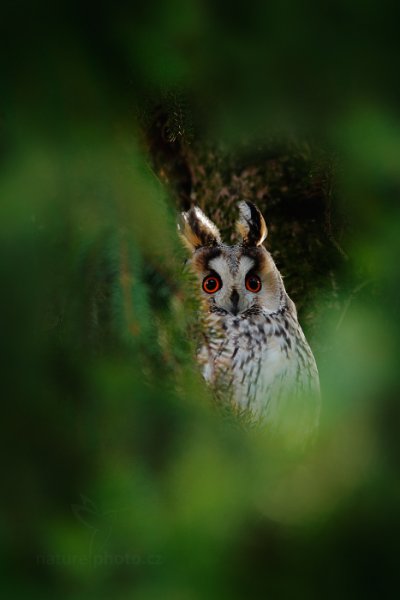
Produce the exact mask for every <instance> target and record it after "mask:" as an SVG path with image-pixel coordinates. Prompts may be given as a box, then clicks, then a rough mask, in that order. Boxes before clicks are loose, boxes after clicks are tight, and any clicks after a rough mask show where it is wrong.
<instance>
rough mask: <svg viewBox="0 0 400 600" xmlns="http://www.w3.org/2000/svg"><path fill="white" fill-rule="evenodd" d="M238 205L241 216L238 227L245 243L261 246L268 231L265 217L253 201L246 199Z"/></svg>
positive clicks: (245, 244) (246, 244)
mask: <svg viewBox="0 0 400 600" xmlns="http://www.w3.org/2000/svg"><path fill="white" fill-rule="evenodd" d="M238 206H239V212H240V217H239V219H238V221H237V223H236V229H237V231H238V233H239V235H240V236H241V237H242V238H243V242H242V243H243V245H244V246H261V244H262V243H263V241H264V240H265V238H266V237H267V233H268V229H267V225H266V223H265V220H264V217H263V216H262V214H261V212H260V211H259V210H258V208H257V207H256V206H255V205H254V204H253V203H252V202H248V201H247V200H244V201H243V202H239V204H238Z"/></svg>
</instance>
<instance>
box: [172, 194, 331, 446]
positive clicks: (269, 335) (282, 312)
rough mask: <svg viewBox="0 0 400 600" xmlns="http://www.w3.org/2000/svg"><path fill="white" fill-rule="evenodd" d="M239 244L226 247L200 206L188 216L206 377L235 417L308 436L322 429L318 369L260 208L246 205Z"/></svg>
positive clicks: (185, 228) (185, 223)
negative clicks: (269, 243) (268, 239)
mask: <svg viewBox="0 0 400 600" xmlns="http://www.w3.org/2000/svg"><path fill="white" fill-rule="evenodd" d="M238 207H239V218H238V221H237V223H236V230H237V233H238V237H239V241H238V243H237V244H236V245H226V244H224V243H223V241H222V239H221V235H220V232H219V230H218V228H217V227H216V225H215V224H214V223H213V222H212V221H211V220H210V219H208V218H207V217H206V215H205V214H204V213H203V212H202V211H201V210H200V208H198V207H192V208H191V209H190V210H189V211H187V212H184V213H182V222H181V225H180V235H181V237H182V239H183V241H184V243H185V245H186V246H187V248H188V249H189V251H190V253H191V257H190V258H189V261H188V263H189V266H190V268H191V270H192V271H193V272H194V273H195V275H196V277H195V279H196V281H197V284H196V285H197V287H198V291H199V293H200V298H201V307H202V310H203V317H204V319H203V325H204V326H203V330H204V334H203V342H202V345H201V346H200V347H199V350H198V360H199V363H200V365H201V368H202V372H203V376H204V378H205V380H206V381H207V382H208V383H209V384H210V385H211V386H212V387H213V388H214V389H215V390H219V391H220V396H221V390H222V396H223V398H224V401H225V402H227V403H228V404H229V405H230V406H231V407H232V408H233V409H234V411H235V412H238V413H240V414H246V415H248V416H250V420H251V421H254V422H257V423H262V424H265V425H266V426H268V427H269V428H270V429H271V430H275V431H284V432H285V433H286V432H289V433H290V434H291V435H292V434H293V435H297V437H298V438H299V439H301V438H304V439H305V438H307V436H308V435H309V434H311V433H313V432H314V431H315V429H316V427H317V424H318V420H319V407H320V399H319V398H320V394H319V377H318V370H317V365H316V362H315V359H314V356H313V353H312V351H311V349H310V346H309V345H308V343H307V340H306V338H305V336H304V333H303V331H302V329H301V327H300V324H299V322H298V319H297V311H296V307H295V305H294V303H293V302H292V300H291V299H290V298H289V296H288V294H287V293H286V290H285V286H284V284H283V280H282V276H281V274H280V273H279V271H278V269H277V267H276V265H275V263H274V260H273V258H272V256H271V254H270V253H269V252H268V251H267V250H266V248H265V247H264V246H263V242H264V240H265V238H266V237H267V226H266V223H265V220H264V217H263V216H262V214H261V212H260V211H259V210H258V208H257V207H256V206H255V205H254V204H252V203H251V202H248V201H243V202H240V203H239V205H238Z"/></svg>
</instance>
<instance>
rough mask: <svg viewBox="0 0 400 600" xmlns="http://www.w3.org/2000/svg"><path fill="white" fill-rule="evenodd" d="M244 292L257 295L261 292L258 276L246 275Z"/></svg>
mask: <svg viewBox="0 0 400 600" xmlns="http://www.w3.org/2000/svg"><path fill="white" fill-rule="evenodd" d="M246 290H249V292H253V294H257V292H259V291H260V290H261V279H260V278H259V276H258V275H254V274H252V275H247V277H246Z"/></svg>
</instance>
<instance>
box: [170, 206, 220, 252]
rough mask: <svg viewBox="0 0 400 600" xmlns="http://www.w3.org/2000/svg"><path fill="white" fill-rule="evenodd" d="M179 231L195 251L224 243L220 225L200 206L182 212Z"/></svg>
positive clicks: (184, 240) (187, 244) (188, 245)
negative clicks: (208, 216)
mask: <svg viewBox="0 0 400 600" xmlns="http://www.w3.org/2000/svg"><path fill="white" fill-rule="evenodd" d="M181 217H182V223H181V225H178V229H179V233H180V235H181V238H182V240H183V242H184V243H185V244H186V246H187V247H188V248H189V250H191V251H192V252H194V251H195V250H197V249H198V248H202V247H203V246H218V245H219V244H221V243H222V241H221V235H220V233H219V230H218V227H217V226H216V225H214V223H213V222H212V221H210V219H208V218H207V217H206V215H205V214H204V213H203V211H202V210H200V208H199V207H198V206H193V207H192V208H191V209H190V210H188V211H187V212H183V213H182V214H181Z"/></svg>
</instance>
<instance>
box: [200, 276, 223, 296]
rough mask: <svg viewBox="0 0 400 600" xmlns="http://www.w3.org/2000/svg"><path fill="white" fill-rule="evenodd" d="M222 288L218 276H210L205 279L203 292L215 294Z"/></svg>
mask: <svg viewBox="0 0 400 600" xmlns="http://www.w3.org/2000/svg"><path fill="white" fill-rule="evenodd" d="M221 287H222V283H221V279H220V278H219V277H218V275H208V276H207V277H205V278H204V279H203V290H204V291H205V292H206V293H207V294H215V292H218V290H219V289H221Z"/></svg>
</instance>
